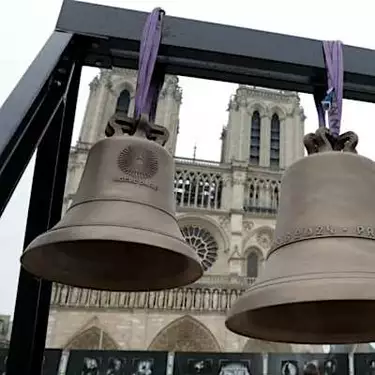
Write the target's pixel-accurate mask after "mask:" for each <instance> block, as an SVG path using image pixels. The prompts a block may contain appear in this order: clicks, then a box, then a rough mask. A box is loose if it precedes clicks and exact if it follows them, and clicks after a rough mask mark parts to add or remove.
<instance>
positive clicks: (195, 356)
mask: <svg viewBox="0 0 375 375" xmlns="http://www.w3.org/2000/svg"><path fill="white" fill-rule="evenodd" d="M258 374H263V358H262V355H261V354H253V353H175V359H174V368H173V375H258Z"/></svg>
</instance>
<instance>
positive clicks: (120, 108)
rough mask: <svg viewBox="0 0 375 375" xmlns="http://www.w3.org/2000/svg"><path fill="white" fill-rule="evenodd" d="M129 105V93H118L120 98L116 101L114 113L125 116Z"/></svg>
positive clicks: (125, 91) (124, 91) (126, 91)
mask: <svg viewBox="0 0 375 375" xmlns="http://www.w3.org/2000/svg"><path fill="white" fill-rule="evenodd" d="M129 105H130V92H129V91H128V90H123V91H121V93H120V96H119V97H118V99H117V104H116V112H122V113H125V114H126V115H127V114H128V111H129Z"/></svg>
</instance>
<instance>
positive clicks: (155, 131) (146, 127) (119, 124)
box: [105, 112, 169, 146]
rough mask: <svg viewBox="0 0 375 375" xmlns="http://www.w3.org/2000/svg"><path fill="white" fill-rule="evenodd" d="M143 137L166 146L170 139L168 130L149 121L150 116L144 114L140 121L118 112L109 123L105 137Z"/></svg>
mask: <svg viewBox="0 0 375 375" xmlns="http://www.w3.org/2000/svg"><path fill="white" fill-rule="evenodd" d="M136 133H137V134H138V135H142V134H141V133H143V135H144V136H145V137H146V138H147V139H148V140H150V141H154V142H156V143H158V144H160V145H162V146H164V145H165V144H166V143H167V141H168V139H169V132H168V130H167V128H165V127H164V126H161V125H156V124H154V123H151V122H150V121H149V120H148V116H147V115H145V114H142V115H141V116H140V118H139V119H138V120H134V119H133V118H131V117H129V116H128V115H127V114H126V113H124V112H116V113H115V114H114V115H112V116H111V118H110V119H109V121H108V124H107V127H106V129H105V135H106V136H107V137H112V136H115V135H124V134H128V135H134V134H136Z"/></svg>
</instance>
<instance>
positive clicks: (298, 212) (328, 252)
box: [226, 128, 375, 344]
mask: <svg viewBox="0 0 375 375" xmlns="http://www.w3.org/2000/svg"><path fill="white" fill-rule="evenodd" d="M327 140H329V142H328V141H327ZM356 144H357V139H356V136H355V134H354V133H352V132H348V133H345V134H343V135H342V136H340V138H339V139H338V140H336V141H333V140H332V139H329V132H328V131H327V129H325V128H321V129H319V130H318V131H317V132H316V134H309V135H307V136H306V138H305V145H306V148H307V149H308V151H309V153H310V155H309V156H307V157H305V158H303V159H301V160H299V161H297V162H296V163H294V164H293V165H291V166H290V168H289V169H288V170H287V171H286V172H285V175H284V177H283V180H282V184H281V197H280V205H279V212H278V216H277V223H276V229H275V239H274V243H273V246H272V248H271V250H270V253H269V255H268V259H267V262H266V264H265V268H264V270H263V273H262V274H261V275H260V277H259V279H258V280H256V282H255V283H254V284H253V285H252V286H251V287H250V289H249V290H248V291H247V292H246V293H244V294H243V295H242V296H241V297H240V298H239V299H238V300H237V301H236V302H235V304H234V306H233V307H232V309H231V310H230V312H229V315H228V318H227V321H226V326H227V328H229V329H230V330H231V331H233V332H235V333H238V334H240V335H243V336H247V337H253V338H258V339H263V340H269V341H278V342H290V343H311V344H318V343H327V344H330V343H331V344H335V343H336V344H342V343H347V344H349V343H360V342H370V341H375V324H374V317H375V197H374V194H375V163H374V162H373V161H372V160H369V159H367V158H365V157H363V156H359V155H357V154H356V152H355V146H356ZM340 151H341V152H340ZM350 151H351V152H350Z"/></svg>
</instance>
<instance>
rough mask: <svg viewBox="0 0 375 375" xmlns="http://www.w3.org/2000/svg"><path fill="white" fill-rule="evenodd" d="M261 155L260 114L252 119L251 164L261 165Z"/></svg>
mask: <svg viewBox="0 0 375 375" xmlns="http://www.w3.org/2000/svg"><path fill="white" fill-rule="evenodd" d="M259 155H260V114H259V112H258V111H255V112H254V113H253V116H252V118H251V139H250V164H254V165H259Z"/></svg>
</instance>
